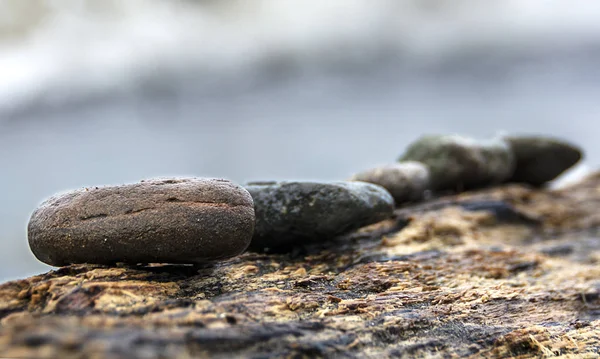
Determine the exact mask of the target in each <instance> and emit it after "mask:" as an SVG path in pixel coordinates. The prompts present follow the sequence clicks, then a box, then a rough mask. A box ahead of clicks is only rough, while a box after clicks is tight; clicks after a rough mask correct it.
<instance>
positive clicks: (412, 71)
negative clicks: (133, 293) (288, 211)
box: [0, 0, 600, 280]
mask: <svg viewBox="0 0 600 359" xmlns="http://www.w3.org/2000/svg"><path fill="white" fill-rule="evenodd" d="M599 61H600V3H597V2H594V1H588V0H574V1H569V2H567V1H542V0H531V1H518V0H489V1H478V0H470V1H467V0H456V1H442V0H406V1H400V0H327V1H319V0H303V1H297V0H254V1H247V0H229V1H226V0H204V1H202V0H196V1H192V0H187V1H185V0H170V1H166V0H165V1H159V0H154V1H150V0H87V1H85V0H2V2H0V79H1V82H0V84H1V85H0V171H1V172H0V173H1V174H2V175H1V176H0V188H1V189H0V193H1V194H2V198H3V201H2V204H1V205H0V280H8V279H13V278H19V277H24V276H27V275H31V274H35V273H37V272H40V271H43V270H46V269H47V268H48V267H46V266H44V265H41V264H40V263H39V262H37V261H36V259H35V258H34V257H33V256H32V255H31V253H30V252H29V249H28V245H27V238H26V224H27V220H28V217H29V215H30V213H31V212H32V211H33V209H34V208H35V207H36V206H37V205H38V204H39V203H40V202H41V201H42V200H43V199H45V198H47V197H48V196H50V195H52V194H54V193H56V192H59V191H64V190H67V189H72V188H77V187H82V186H92V185H101V184H115V183H124V182H132V181H137V180H139V179H142V178H145V177H152V176H169V175H195V176H209V177H225V178H230V179H232V180H235V181H238V182H242V183H243V182H245V181H248V180H268V179H323V180H335V179H343V178H346V177H348V176H350V175H351V174H352V173H353V172H355V171H358V170H361V169H364V168H365V167H371V166H373V165H376V164H380V163H385V162H389V161H394V160H395V159H396V157H397V156H398V155H400V153H401V152H402V150H403V149H404V147H405V146H406V145H407V144H408V143H409V142H410V141H412V140H414V139H415V138H417V137H418V136H420V135H422V134H425V133H450V132H456V133H461V134H466V135H471V136H476V137H484V136H490V135H493V134H495V133H496V132H497V131H499V130H503V131H506V132H510V133H533V134H536V133H539V134H547V135H553V136H558V137H562V138H565V139H568V140H571V141H573V142H575V143H578V144H579V145H581V146H582V147H583V148H584V149H585V150H586V160H585V164H584V165H582V166H581V167H579V168H578V169H576V171H574V172H573V173H572V174H571V176H570V177H567V179H566V180H565V179H563V182H564V181H567V182H568V181H572V180H573V178H577V177H578V176H581V175H582V174H583V173H585V172H587V171H589V170H593V169H596V168H597V165H598V162H600V144H599V143H600V142H599V141H598V140H597V136H598V134H599V133H600V132H599V130H600V124H599V122H598V115H600V102H599V101H598V100H597V99H598V98H599V95H600V68H599V67H598V66H597V64H598V62H599Z"/></svg>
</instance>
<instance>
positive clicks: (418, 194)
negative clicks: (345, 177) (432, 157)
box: [350, 161, 429, 205]
mask: <svg viewBox="0 0 600 359" xmlns="http://www.w3.org/2000/svg"><path fill="white" fill-rule="evenodd" d="M350 180H351V181H363V182H369V183H374V184H377V185H380V186H381V187H383V188H385V189H386V190H388V192H390V194H391V195H392V197H394V201H396V204H397V205H398V204H401V203H406V202H411V201H417V200H420V199H422V198H423V195H424V193H425V191H426V190H427V189H428V188H429V169H428V168H427V166H425V165H424V164H422V163H420V162H414V161H407V162H399V163H393V164H388V165H385V166H379V167H375V168H371V169H368V170H366V171H362V172H359V173H357V174H355V175H354V176H352V177H351V178H350Z"/></svg>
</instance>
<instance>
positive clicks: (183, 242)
mask: <svg viewBox="0 0 600 359" xmlns="http://www.w3.org/2000/svg"><path fill="white" fill-rule="evenodd" d="M253 230H254V209H253V201H252V198H251V197H250V194H249V193H248V192H247V191H246V190H245V189H243V188H242V187H240V186H238V185H236V184H234V183H232V182H230V181H227V180H221V179H198V178H179V179H153V180H147V181H142V182H140V183H136V184H128V185H122V186H111V187H100V188H98V187H93V188H85V189H80V190H76V191H72V192H68V193H65V194H62V195H59V196H55V197H52V198H50V199H48V200H47V201H45V202H44V203H42V204H41V205H40V207H39V208H38V209H37V210H36V211H35V212H34V213H33V215H32V216H31V219H30V221H29V226H28V238H29V245H30V247H31V250H32V252H33V253H34V254H35V256H36V257H37V258H38V259H39V260H40V261H42V262H44V263H47V264H50V265H54V266H62V265H67V264H71V263H97V264H109V263H115V262H124V263H201V262H206V261H212V260H218V259H223V258H229V257H232V256H235V255H238V254H240V253H241V252H243V251H244V250H245V249H246V247H247V246H248V244H249V243H250V240H251V238H252V233H253Z"/></svg>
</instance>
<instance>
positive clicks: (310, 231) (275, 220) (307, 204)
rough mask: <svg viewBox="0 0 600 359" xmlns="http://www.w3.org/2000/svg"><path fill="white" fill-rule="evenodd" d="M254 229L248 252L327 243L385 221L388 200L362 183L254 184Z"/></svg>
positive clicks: (379, 189) (391, 205)
mask: <svg viewBox="0 0 600 359" xmlns="http://www.w3.org/2000/svg"><path fill="white" fill-rule="evenodd" d="M246 189H247V190H248V191H249V192H250V194H251V195H252V198H253V199H254V210H255V212H256V227H255V231H254V237H253V238H252V243H251V244H250V248H251V249H253V250H256V251H272V250H274V251H280V250H282V249H289V248H290V247H293V246H295V245H298V244H304V243H309V242H315V241H323V240H328V239H332V238H334V237H336V236H338V235H341V234H343V233H346V232H349V231H352V230H355V229H358V228H360V227H362V226H366V225H368V224H372V223H376V222H379V221H381V220H383V219H386V218H388V217H389V216H391V215H392V214H393V211H394V199H393V198H392V196H391V195H390V194H389V193H388V192H387V191H386V190H385V189H384V188H383V187H380V186H377V185H374V184H371V183H365V182H280V183H277V182H262V183H260V182H255V183H250V184H248V185H247V186H246Z"/></svg>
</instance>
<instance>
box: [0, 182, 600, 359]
mask: <svg viewBox="0 0 600 359" xmlns="http://www.w3.org/2000/svg"><path fill="white" fill-rule="evenodd" d="M599 208H600V173H599V174H594V175H592V176H590V177H588V178H587V179H585V180H584V181H582V182H581V183H578V184H576V185H573V186H571V187H569V188H565V189H562V190H557V191H551V190H544V189H532V188H528V187H524V186H521V185H506V186H502V187H495V188H490V189H484V190H480V191H477V192H466V193H463V194H459V195H456V196H450V197H446V198H442V199H437V200H433V201H429V202H425V203H421V204H417V205H413V206H410V207H404V208H402V209H399V210H397V211H396V217H395V218H394V219H392V220H388V221H385V222H382V223H379V224H376V225H373V226H370V227H367V228H363V229H362V230H360V231H359V232H356V233H354V234H352V235H349V236H346V237H343V238H338V239H336V240H334V241H331V242H330V243H325V244H322V245H312V246H309V247H303V248H296V249H294V250H293V251H292V252H290V253H286V254H268V255H267V254H257V253H246V254H243V255H242V256H239V257H237V258H234V259H232V260H230V261H227V262H223V263H217V264H215V265H213V266H211V267H204V268H198V267H186V266H174V265H170V266H169V265H164V266H159V265H155V266H150V267H148V266H147V267H136V268H133V267H107V266H91V265H72V266H68V267H63V268H60V269H58V270H55V271H51V272H49V273H46V274H42V275H38V276H34V277H31V278H27V279H24V280H19V281H13V282H8V283H5V284H3V285H1V286H0V318H1V322H0V356H1V357H38V358H43V357H48V358H50V357H52V358H54V357H60V358H163V357H164V358H167V357H168V358H189V357H204V356H206V357H208V356H210V357H217V358H219V357H223V358H225V357H249V358H263V357H294V358H295V357H339V358H355V357H356V358H369V357H372V358H384V357H407V358H408V357H428V358H454V357H496V358H509V357H511V358H512V357H518V358H538V357H544V356H547V357H549V356H561V355H562V356H565V357H567V356H568V355H569V354H579V355H581V356H582V357H589V358H598V357H599V356H598V354H597V353H598V352H599V351H600V267H599V266H598V263H599V261H600V237H599V236H598V228H600V227H599V226H600V211H599V210H598V209H599Z"/></svg>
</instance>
